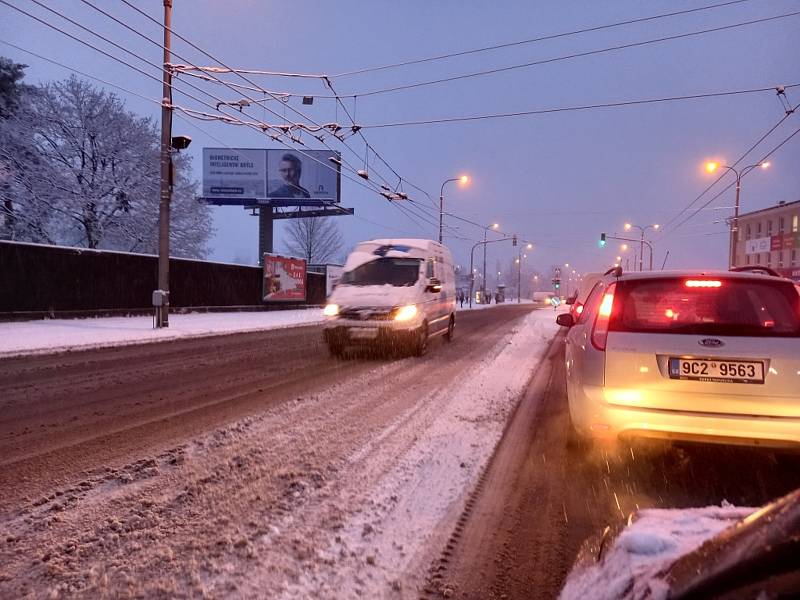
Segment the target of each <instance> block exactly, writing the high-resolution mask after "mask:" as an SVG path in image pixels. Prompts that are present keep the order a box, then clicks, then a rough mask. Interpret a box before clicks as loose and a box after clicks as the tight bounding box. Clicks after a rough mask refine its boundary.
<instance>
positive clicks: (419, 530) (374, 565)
mask: <svg viewBox="0 0 800 600" xmlns="http://www.w3.org/2000/svg"><path fill="white" fill-rule="evenodd" d="M556 329H557V326H556V325H555V322H554V319H553V316H552V314H551V313H550V311H535V312H532V313H530V314H529V315H528V316H527V317H526V318H525V319H524V320H522V321H521V322H520V324H519V326H518V327H517V328H516V329H515V330H514V331H513V332H512V333H511V334H509V335H508V336H506V338H505V339H503V340H502V341H501V342H500V343H498V344H497V345H496V346H495V348H494V351H493V352H491V353H490V354H489V356H487V357H486V358H485V359H484V361H482V363H481V364H478V365H476V367H475V369H474V370H473V371H472V373H471V374H470V375H469V376H467V377H466V378H464V379H462V380H461V381H459V382H458V383H457V384H456V385H455V386H452V387H450V388H449V389H444V390H437V391H435V392H433V393H432V394H431V396H432V397H431V398H429V399H420V402H419V403H418V404H417V405H415V406H414V407H413V408H411V409H410V411H409V414H408V415H406V417H405V418H403V419H400V420H399V421H396V422H395V423H393V424H392V425H390V426H389V427H388V428H387V429H386V430H384V431H383V432H382V433H381V434H379V435H378V436H377V437H375V438H373V440H372V441H371V443H370V444H368V445H367V446H364V447H362V448H361V449H359V450H358V451H357V452H356V454H354V455H352V456H351V457H350V459H349V460H350V463H351V464H357V463H359V462H362V461H366V462H367V465H366V466H365V467H362V468H366V470H367V471H369V470H380V469H381V468H382V465H389V468H388V470H386V471H384V472H383V473H382V474H381V476H380V477H379V478H378V479H377V480H374V481H373V483H372V485H370V486H369V488H368V489H366V490H360V491H359V492H358V493H357V492H356V491H355V490H353V491H351V494H353V495H354V496H356V497H358V500H357V502H358V509H357V510H356V511H355V512H351V514H350V517H349V518H348V519H347V520H346V521H345V522H344V524H343V525H342V527H341V528H340V529H338V530H337V531H336V532H331V534H330V536H329V539H328V543H327V547H326V548H324V549H321V550H319V553H320V555H322V556H337V555H338V556H339V557H340V558H339V559H338V560H328V561H320V563H319V564H317V565H315V568H314V569H307V570H305V572H304V574H303V576H302V577H301V578H300V579H299V580H298V582H297V583H296V584H294V585H290V586H289V587H288V588H287V589H286V593H285V595H284V597H286V598H306V597H309V598H319V597H323V598H334V597H346V598H354V597H359V596H360V597H364V598H378V597H386V596H387V590H395V591H396V592H397V593H398V595H399V596H401V597H415V595H414V594H412V595H411V596H409V592H410V591H411V590H416V591H417V592H418V591H419V590H420V589H421V586H422V584H423V583H424V577H425V575H426V570H427V567H428V566H429V564H430V562H431V561H432V560H433V559H434V558H435V556H436V555H437V554H438V552H439V551H440V550H441V548H442V547H443V546H444V543H445V542H446V538H447V536H449V534H450V532H451V530H452V527H453V526H454V525H455V521H456V519H457V517H458V516H459V515H460V513H461V512H462V510H463V509H464V503H465V502H466V500H467V495H468V493H469V492H470V491H471V490H472V489H473V488H474V486H475V484H476V482H477V478H478V477H479V475H480V473H481V471H482V469H483V467H484V466H485V464H486V462H487V461H488V459H489V457H490V456H491V454H492V452H493V450H494V447H495V445H496V444H497V442H498V441H499V440H500V437H501V434H502V431H503V429H504V427H505V424H506V422H507V420H508V418H509V415H510V414H511V411H512V410H513V408H514V406H515V404H516V401H517V399H518V398H519V396H520V395H521V394H522V393H523V391H524V389H525V386H526V384H527V383H528V381H529V380H530V377H531V375H532V373H533V371H534V369H535V368H536V366H537V365H538V363H539V361H540V360H541V358H542V356H544V354H545V351H546V348H547V343H548V342H549V341H550V340H551V339H552V337H553V334H554V333H555V331H556ZM426 400H427V401H426ZM399 430H404V432H403V431H399ZM403 434H405V436H409V435H410V436H413V441H412V442H411V443H410V444H409V445H408V446H407V447H406V448H405V449H402V450H401V451H398V447H397V444H396V443H394V444H393V443H385V441H384V440H385V438H388V437H390V436H394V437H396V438H397V437H399V438H402V437H403ZM367 478H369V477H367ZM357 483H358V482H357ZM350 501H352V498H351V500H350ZM351 508H352V507H351ZM345 509H346V507H345V506H342V510H343V511H344V510H345ZM342 549H345V552H342V551H341V550H342Z"/></svg>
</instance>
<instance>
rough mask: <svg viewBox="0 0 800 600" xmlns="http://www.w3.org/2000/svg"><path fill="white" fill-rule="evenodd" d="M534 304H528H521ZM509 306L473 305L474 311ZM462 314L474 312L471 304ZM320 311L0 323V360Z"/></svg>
mask: <svg viewBox="0 0 800 600" xmlns="http://www.w3.org/2000/svg"><path fill="white" fill-rule="evenodd" d="M531 302H532V301H530V300H524V301H523V304H530V303H531ZM496 306H505V305H504V304H500V305H498V304H475V305H473V308H472V310H475V309H479V308H480V309H483V308H494V307H496ZM458 310H470V309H469V308H468V307H467V306H465V307H464V308H463V309H458ZM324 319H325V317H324V316H323V315H322V310H321V309H319V308H305V309H297V310H273V311H254V312H227V313H226V312H214V313H189V314H180V313H177V312H173V313H171V314H170V316H169V327H167V328H165V329H153V318H152V316H144V317H142V316H138V317H97V318H83V319H42V320H36V321H12V322H0V358H3V357H9V356H17V355H24V354H41V353H48V352H61V351H64V350H85V349H89V348H104V347H109V346H122V345H128V344H142V343H148V342H157V341H169V340H175V339H178V338H186V337H199V336H207V335H225V334H229V333H243V332H248V331H264V330H267V329H279V328H283V327H295V326H298V325H313V324H316V323H322V322H323V321H324Z"/></svg>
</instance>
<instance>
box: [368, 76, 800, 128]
mask: <svg viewBox="0 0 800 600" xmlns="http://www.w3.org/2000/svg"><path fill="white" fill-rule="evenodd" d="M798 86H800V83H793V84H790V85H785V86H783V87H784V88H792V87H798ZM776 89H777V88H776V87H775V86H773V87H761V88H751V89H745V90H731V91H725V92H707V93H701V94H686V95H683V96H668V97H664V98H644V99H641V100H621V101H617V102H603V103H598V104H585V105H580V106H561V107H554V108H542V109H538V110H526V111H517V112H510V113H494V114H485V115H474V116H470V117H445V118H441V119H428V120H419V121H400V122H396V123H374V124H372V125H360V126H359V127H360V128H361V129H380V128H386V127H407V126H410V125H436V124H440V123H460V122H464V121H482V120H486V119H505V118H511V117H524V116H531V115H545V114H552V113H561V112H576V111H584V110H596V109H601V108H616V107H623V106H638V105H642V104H657V103H664V102H678V101H685V100H699V99H707V98H721V97H725V96H737V95H741V94H756V93H762V92H774V91H775V90H776Z"/></svg>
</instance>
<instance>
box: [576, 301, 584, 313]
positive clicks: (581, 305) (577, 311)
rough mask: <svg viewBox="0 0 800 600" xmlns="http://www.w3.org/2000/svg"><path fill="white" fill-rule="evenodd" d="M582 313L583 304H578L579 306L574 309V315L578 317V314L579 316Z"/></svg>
mask: <svg viewBox="0 0 800 600" xmlns="http://www.w3.org/2000/svg"><path fill="white" fill-rule="evenodd" d="M582 312H583V304H580V303H579V304H578V305H577V306H576V307H575V314H576V315H579V314H581V313H582Z"/></svg>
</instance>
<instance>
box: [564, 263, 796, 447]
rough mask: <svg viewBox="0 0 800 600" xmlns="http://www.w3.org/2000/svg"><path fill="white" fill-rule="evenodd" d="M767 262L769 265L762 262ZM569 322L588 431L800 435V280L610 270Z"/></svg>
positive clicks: (573, 401)
mask: <svg viewBox="0 0 800 600" xmlns="http://www.w3.org/2000/svg"><path fill="white" fill-rule="evenodd" d="M762 270H763V269H762ZM557 321H558V323H559V324H560V325H563V326H566V327H569V328H570V329H569V332H568V333H567V336H566V371H567V395H568V400H569V412H570V417H571V419H572V424H573V426H574V429H575V432H576V433H577V434H578V435H579V436H580V437H585V438H593V439H617V438H622V439H624V438H635V437H655V438H667V439H677V440H685V441H686V440H688V441H693V440H697V441H710V442H719V443H733V444H745V445H766V446H778V447H787V446H800V287H798V285H797V284H795V283H793V282H792V281H790V280H788V279H782V278H780V277H777V276H773V275H770V274H767V273H759V272H742V271H738V272H737V271H717V272H712V271H708V272H700V271H680V272H678V271H674V272H669V271H661V272H644V273H641V272H640V273H629V274H623V273H622V270H621V269H619V268H617V269H613V270H612V271H609V272H608V273H607V274H606V276H604V277H603V279H601V280H600V281H599V282H598V283H597V284H596V285H595V287H594V289H593V290H592V292H591V293H590V295H589V297H588V299H587V301H586V304H585V307H584V310H583V311H582V313H581V314H580V315H579V316H578V317H577V320H576V319H575V317H574V315H572V314H562V315H559V316H558V317H557Z"/></svg>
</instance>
